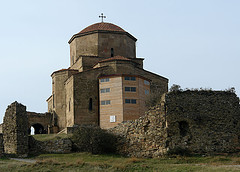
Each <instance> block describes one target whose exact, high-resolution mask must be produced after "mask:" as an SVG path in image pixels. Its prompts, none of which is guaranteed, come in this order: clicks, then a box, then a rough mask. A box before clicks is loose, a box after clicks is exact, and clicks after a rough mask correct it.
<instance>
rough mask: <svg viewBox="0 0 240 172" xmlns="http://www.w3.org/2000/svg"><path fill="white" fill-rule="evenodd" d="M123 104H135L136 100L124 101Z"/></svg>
mask: <svg viewBox="0 0 240 172" xmlns="http://www.w3.org/2000/svg"><path fill="white" fill-rule="evenodd" d="M125 103H127V104H137V100H136V99H125Z"/></svg>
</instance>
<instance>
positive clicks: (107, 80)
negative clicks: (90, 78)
mask: <svg viewBox="0 0 240 172" xmlns="http://www.w3.org/2000/svg"><path fill="white" fill-rule="evenodd" d="M109 80H110V79H109V78H103V79H100V82H109Z"/></svg>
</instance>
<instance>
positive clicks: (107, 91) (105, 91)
mask: <svg viewBox="0 0 240 172" xmlns="http://www.w3.org/2000/svg"><path fill="white" fill-rule="evenodd" d="M100 92H101V93H109V92H110V88H103V89H101V90H100Z"/></svg>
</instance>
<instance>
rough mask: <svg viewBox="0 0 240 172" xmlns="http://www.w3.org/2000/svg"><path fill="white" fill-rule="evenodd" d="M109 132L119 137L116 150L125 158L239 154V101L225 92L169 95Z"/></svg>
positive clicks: (231, 94)
mask: <svg viewBox="0 0 240 172" xmlns="http://www.w3.org/2000/svg"><path fill="white" fill-rule="evenodd" d="M109 131H110V132H112V133H115V134H117V135H119V136H120V139H119V145H118V150H119V152H120V153H121V154H124V155H128V156H135V157H157V156H161V155H164V154H167V153H170V152H171V153H178V152H177V151H185V152H189V153H200V154H203V153H208V154H209V153H210V154H216V153H228V152H238V151H239V150H240V144H239V139H240V106H239V98H238V97H237V96H236V94H234V93H231V92H224V91H183V92H180V91H177V92H170V93H167V94H165V95H164V96H163V97H162V100H161V103H160V104H158V105H157V106H155V107H153V108H152V109H150V110H149V111H148V112H146V115H145V116H143V117H141V118H140V119H138V120H134V121H129V122H125V123H121V124H120V125H118V126H117V127H115V128H113V129H110V130H109Z"/></svg>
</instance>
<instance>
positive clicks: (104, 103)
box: [101, 100, 111, 105]
mask: <svg viewBox="0 0 240 172" xmlns="http://www.w3.org/2000/svg"><path fill="white" fill-rule="evenodd" d="M110 104H111V101H110V100H103V101H101V105H110Z"/></svg>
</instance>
